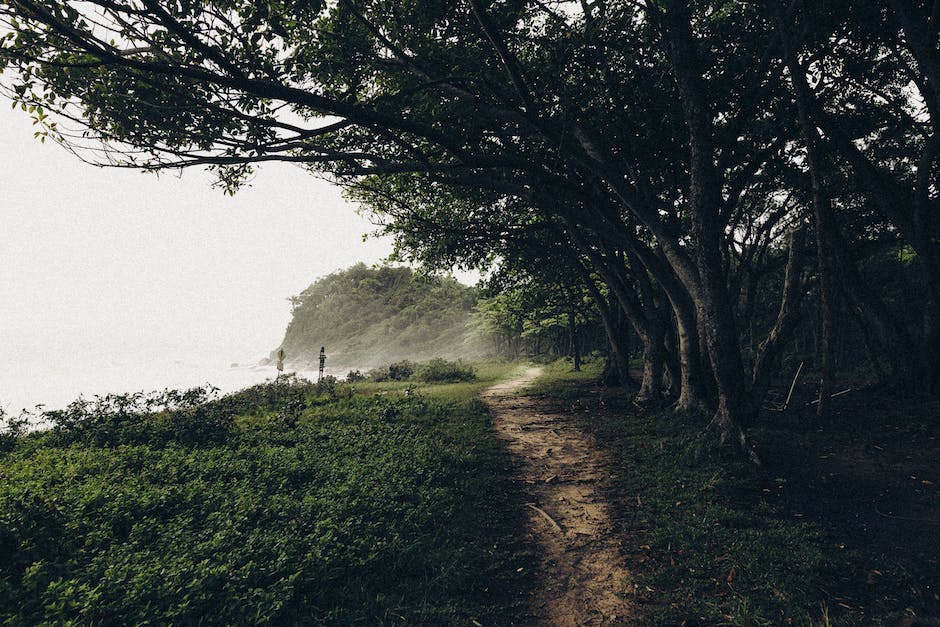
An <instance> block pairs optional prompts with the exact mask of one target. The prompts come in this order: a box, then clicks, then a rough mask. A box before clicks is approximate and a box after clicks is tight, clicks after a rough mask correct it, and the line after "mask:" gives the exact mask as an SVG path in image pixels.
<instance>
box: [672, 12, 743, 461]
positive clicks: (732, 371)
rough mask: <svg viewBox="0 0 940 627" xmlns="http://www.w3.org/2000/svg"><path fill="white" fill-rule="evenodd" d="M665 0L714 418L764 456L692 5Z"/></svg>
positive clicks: (723, 436) (731, 439) (727, 440)
mask: <svg viewBox="0 0 940 627" xmlns="http://www.w3.org/2000/svg"><path fill="white" fill-rule="evenodd" d="M664 4H665V5H666V11H665V25H666V34H667V37H668V40H669V48H670V52H671V57H672V66H673V73H674V74H675V78H676V84H677V86H678V92H679V100H680V101H681V104H682V109H683V113H684V116H685V122H686V126H687V128H688V132H689V152H690V159H689V171H690V179H689V200H688V204H689V214H690V218H691V223H692V225H691V226H692V228H691V235H692V248H693V251H694V254H695V261H696V265H697V271H698V284H699V289H697V290H695V292H694V293H693V294H692V297H693V299H694V300H695V304H696V308H697V311H698V318H699V320H700V321H701V325H702V329H703V331H704V333H705V343H706V345H707V347H708V353H709V356H710V357H711V365H712V371H713V373H714V377H715V384H716V387H717V392H718V409H717V411H716V413H715V417H714V418H713V420H712V423H711V424H712V427H713V428H714V429H715V431H716V432H717V434H718V438H719V441H720V443H721V444H722V445H729V444H730V445H734V446H737V447H738V448H740V450H741V451H742V452H743V453H745V454H746V455H747V456H748V457H750V458H751V460H752V461H754V462H759V460H758V459H757V457H756V454H755V453H754V452H753V450H752V449H751V447H750V445H749V444H748V441H747V437H746V435H745V433H744V428H743V427H744V426H746V425H747V424H749V423H750V422H752V419H753V416H752V411H753V408H752V406H751V403H750V402H749V394H748V390H747V388H746V386H745V383H744V381H745V376H744V365H743V361H742V359H741V353H740V347H739V345H738V334H737V329H736V328H735V321H734V312H733V310H732V307H731V303H730V300H729V297H728V294H727V286H726V284H725V275H724V273H723V272H722V257H721V242H722V239H723V238H722V234H723V232H722V224H721V215H720V213H721V212H720V208H721V204H722V203H721V183H720V177H719V175H718V172H717V169H716V166H715V150H714V143H713V142H714V139H713V137H712V132H713V127H712V116H711V114H710V111H709V107H708V105H707V100H706V97H705V91H704V86H703V84H702V72H701V69H700V67H701V64H700V62H699V55H698V51H697V50H696V49H695V41H694V38H693V35H692V28H691V23H690V22H691V16H690V14H689V10H688V7H687V6H686V5H685V3H684V2H682V1H680V0H667V1H666V2H665V3H664Z"/></svg>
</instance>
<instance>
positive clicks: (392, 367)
mask: <svg viewBox="0 0 940 627" xmlns="http://www.w3.org/2000/svg"><path fill="white" fill-rule="evenodd" d="M414 371H415V365H414V364H413V363H412V362H410V361H408V360H407V359H405V360H402V361H396V362H395V363H393V364H389V365H388V378H389V379H391V380H392V381H407V380H408V379H410V378H411V375H412V374H414Z"/></svg>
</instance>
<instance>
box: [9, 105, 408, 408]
mask: <svg viewBox="0 0 940 627" xmlns="http://www.w3.org/2000/svg"><path fill="white" fill-rule="evenodd" d="M32 132H33V128H32V127H31V126H30V120H29V118H28V117H27V116H26V114H24V113H22V112H20V111H11V110H10V109H9V108H5V109H4V110H3V111H0V163H2V164H3V168H2V170H0V234H2V235H0V267H2V268H3V273H2V278H0V362H2V367H0V403H6V402H10V401H11V400H12V399H10V398H9V395H8V394H7V395H5V394H4V392H3V388H4V387H11V386H13V383H11V382H10V378H11V377H16V378H17V379H22V378H26V379H28V378H30V377H39V376H45V375H43V370H41V369H38V368H39V367H38V366H37V364H54V363H60V364H66V365H64V366H63V368H65V369H69V368H74V367H75V366H74V364H78V363H82V362H83V361H87V363H89V367H91V364H92V363H94V362H95V360H103V359H106V358H107V359H112V360H113V361H117V362H121V363H124V362H126V361H129V360H133V359H139V360H150V361H155V360H164V359H167V358H169V357H171V356H174V357H175V358H179V359H186V360H192V361H196V362H198V363H206V361H207V360H216V361H218V362H219V363H224V365H225V366H227V365H228V363H229V362H231V361H239V360H248V359H257V358H258V357H260V356H262V355H264V354H265V353H266V352H267V351H268V350H270V349H272V348H274V347H276V346H277V345H278V343H279V342H280V340H281V337H282V336H283V332H284V329H285V327H286V325H287V321H288V319H289V318H290V306H289V303H288V302H287V300H286V299H287V298H288V297H289V296H291V295H294V294H297V293H299V292H300V291H301V290H303V289H304V288H305V287H306V286H307V285H309V284H310V283H311V282H312V281H313V280H314V279H315V278H317V277H318V276H322V275H325V274H328V273H329V272H332V271H334V270H337V269H339V268H344V267H347V266H349V265H352V264H353V263H355V262H357V261H364V262H366V263H373V262H376V261H378V260H379V259H381V258H382V257H384V256H385V255H387V254H388V253H389V252H390V244H389V243H388V241H387V240H376V239H370V240H367V241H366V242H363V241H362V235H363V234H364V233H367V232H369V231H371V230H372V226H371V225H370V224H369V223H368V222H367V221H366V220H365V219H364V218H361V217H359V216H358V215H356V214H355V211H354V207H353V206H352V205H350V204H347V203H345V202H344V201H343V199H342V197H341V192H340V190H339V189H338V188H336V187H334V186H332V185H330V184H329V183H326V182H324V181H321V180H318V179H315V178H314V177H312V176H310V175H308V174H306V173H304V172H302V171H300V170H298V169H297V168H296V167H293V166H290V165H286V164H271V165H270V166H266V167H264V168H263V169H262V170H261V172H259V173H258V175H257V176H256V177H255V179H254V181H253V184H252V186H251V187H249V188H245V189H243V190H242V191H241V192H239V193H238V194H237V195H236V196H235V197H228V196H225V195H224V194H223V193H222V191H221V190H219V189H213V188H212V187H211V182H212V178H211V176H210V175H208V174H206V173H204V172H202V171H199V170H196V169H192V170H188V171H186V172H184V173H183V175H182V176H181V177H178V176H175V175H172V174H170V173H165V174H163V175H161V176H159V177H157V176H154V175H152V174H143V173H139V172H136V171H130V170H117V169H101V168H95V167H92V166H88V165H85V164H83V163H81V162H80V161H78V160H77V159H76V158H75V157H74V156H72V155H70V154H68V153H67V152H66V151H65V150H63V149H61V148H60V147H58V146H55V145H52V144H50V143H48V142H47V143H46V144H40V143H39V142H38V141H37V140H34V139H33V138H32ZM60 370H61V369H60ZM31 371H32V372H31ZM62 374H63V375H66V376H67V375H68V374H69V373H67V372H64V373H62ZM84 374H85V375H86V376H87V375H88V373H84ZM207 375H208V373H207ZM24 385H25V384H24V383H23V382H22V381H19V382H18V388H19V389H22V388H23V386H24ZM160 385H162V382H160V381H154V382H153V384H152V386H153V387H158V386H160ZM30 400H31V401H32V400H36V399H30Z"/></svg>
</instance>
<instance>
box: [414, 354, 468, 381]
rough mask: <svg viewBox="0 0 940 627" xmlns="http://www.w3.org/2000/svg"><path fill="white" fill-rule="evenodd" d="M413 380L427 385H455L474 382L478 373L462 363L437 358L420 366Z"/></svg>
mask: <svg viewBox="0 0 940 627" xmlns="http://www.w3.org/2000/svg"><path fill="white" fill-rule="evenodd" d="M413 378H414V379H415V380H417V381H423V382H426V383H455V382H458V381H473V380H474V379H476V372H475V371H474V369H473V366H470V365H469V364H465V363H463V362H461V361H448V360H446V359H440V358H436V359H432V360H431V361H429V362H427V363H425V364H422V365H421V366H419V367H418V369H417V371H416V372H415V373H414V377H413Z"/></svg>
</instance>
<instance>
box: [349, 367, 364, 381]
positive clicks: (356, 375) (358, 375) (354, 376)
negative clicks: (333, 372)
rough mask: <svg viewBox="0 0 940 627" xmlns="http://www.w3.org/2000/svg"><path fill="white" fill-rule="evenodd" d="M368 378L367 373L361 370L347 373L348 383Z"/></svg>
mask: <svg viewBox="0 0 940 627" xmlns="http://www.w3.org/2000/svg"><path fill="white" fill-rule="evenodd" d="M365 380H366V375H364V374H362V372H361V371H359V370H350V371H349V374H347V375H346V382H347V383H359V382H361V381H365Z"/></svg>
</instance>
